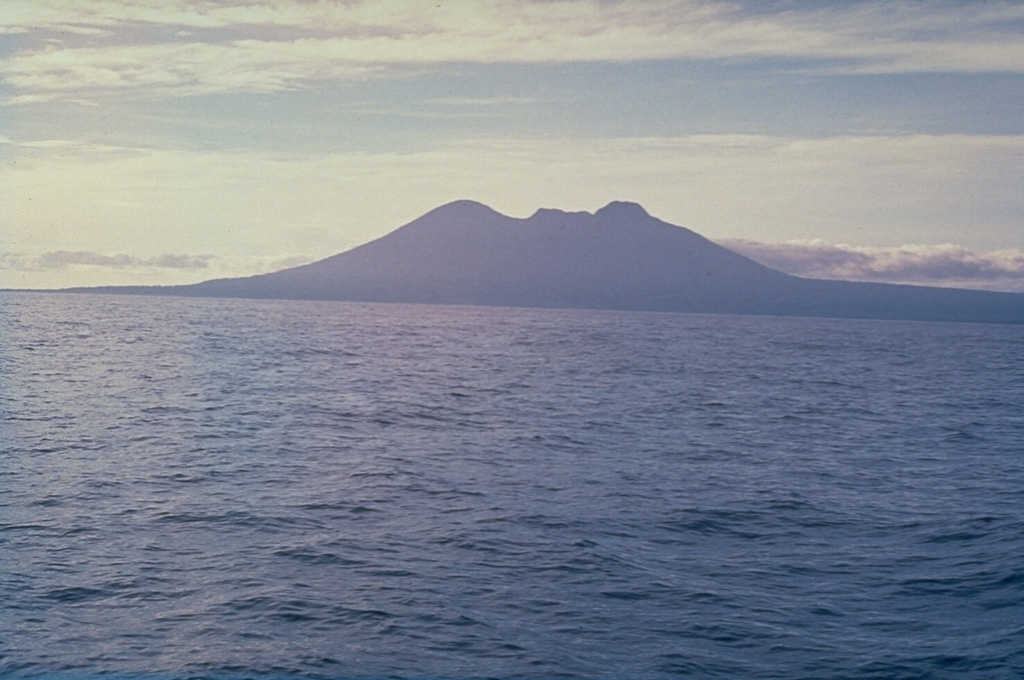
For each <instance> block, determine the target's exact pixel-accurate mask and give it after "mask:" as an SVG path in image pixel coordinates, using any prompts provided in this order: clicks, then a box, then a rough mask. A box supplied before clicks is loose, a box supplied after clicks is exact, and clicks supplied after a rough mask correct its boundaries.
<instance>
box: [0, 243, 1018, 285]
mask: <svg viewBox="0 0 1024 680" xmlns="http://www.w3.org/2000/svg"><path fill="white" fill-rule="evenodd" d="M716 242H717V243H718V244H719V245H722V246H725V247H726V248H729V249H730V250H734V251H736V252H737V253H740V254H741V255H745V256H746V257H749V258H750V259H752V260H754V261H756V262H759V263H761V264H763V265H765V266H768V267H771V268H773V269H778V270H779V271H783V272H785V273H787V274H793V275H794V276H802V277H805V278H814V279H837V280H843V281H875V282H880V283H903V284H914V285H921V286H938V287H944V288H973V289H978V290H992V291H1005V292H1017V293H1024V250H1020V249H1008V250H998V251H993V252H988V253H978V252H974V251H972V250H970V249H968V248H965V247H963V246H958V245H954V244H941V245H924V244H908V245H901V246H892V247H860V246H851V245H847V244H831V243H826V242H824V241H821V240H812V241H789V242H785V243H763V242H760V241H751V240H749V239H718V240H717V241H716ZM315 259H316V258H314V257H311V256H308V255H288V256H284V257H261V258H260V257H248V258H238V257H236V258H225V257H217V256H214V255H188V254H184V253H171V254H164V255H158V256H153V257H139V256H133V255H128V254H125V253H97V252H91V251H74V252H72V251H54V252H49V253H43V254H41V255H35V256H29V255H25V254H19V253H0V271H2V270H7V271H9V272H27V273H34V272H53V271H59V270H68V269H74V270H78V272H79V273H80V272H81V271H82V270H83V269H91V270H93V272H92V274H93V275H94V276H96V277H98V278H99V279H102V277H103V270H115V271H122V270H130V271H132V272H134V273H136V274H138V275H141V276H148V277H150V278H153V277H155V278H158V279H159V278H160V277H161V276H162V274H161V272H160V271H159V270H188V271H189V272H190V273H191V276H189V278H188V282H189V283H193V282H198V281H202V280H207V279H210V278H218V277H232V276H248V275H252V274H262V273H267V272H272V271H278V270H281V269H286V268H289V267H296V266H299V265H303V264H308V263H309V262H312V261H314V260H315ZM175 282H177V280H176V281H175ZM152 283H162V281H159V282H157V281H152ZM68 285H72V284H68ZM74 285H78V284H74ZM82 285H103V284H102V283H89V284H82Z"/></svg>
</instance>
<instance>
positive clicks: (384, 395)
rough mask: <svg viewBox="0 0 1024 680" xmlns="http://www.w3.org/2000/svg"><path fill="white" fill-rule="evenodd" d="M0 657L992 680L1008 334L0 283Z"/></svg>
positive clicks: (1013, 437)
mask: <svg viewBox="0 0 1024 680" xmlns="http://www.w3.org/2000/svg"><path fill="white" fill-rule="evenodd" d="M0 347H2V353H0V381H2V382H0V397H2V402H0V677H4V678H34V677H64V678H80V677H82V678H98V677H104V678H108V677H109V678H149V679H160V680H169V679H172V678H216V679H219V678H232V679H234V678H254V677H266V678H384V677H396V678H485V677H486V678H491V677H493V678H668V677H694V678H808V679H810V678H1020V677H1024V328H1020V327H1012V326H985V325H968V324H963V325H946V324H934V323H933V324H928V323H895V322H878V321H849V320H843V321H838V320H821V319H789V318H760V317H726V316H702V315H676V314H632V313H613V312H596V311H563V310H523V309H496V308H469V307H463V308H458V307H447V308H446V307H428V306H401V305H368V304H346V303H323V302H278V301H244V300H200V299H175V298H147V297H106V296H92V295H42V294H20V293H19V294H14V293H7V294H3V295H2V296H0Z"/></svg>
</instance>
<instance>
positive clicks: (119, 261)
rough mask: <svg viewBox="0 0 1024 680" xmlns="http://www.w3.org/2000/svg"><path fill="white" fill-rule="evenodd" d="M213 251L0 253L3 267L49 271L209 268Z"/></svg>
mask: <svg viewBox="0 0 1024 680" xmlns="http://www.w3.org/2000/svg"><path fill="white" fill-rule="evenodd" d="M211 259H213V255H186V254H183V253H169V254H165V255H157V256H154V257H138V256H134V255H126V254H124V253H116V254H107V253H95V252H90V251H86V250H75V251H68V250H55V251H51V252H48V253H43V254H42V255H36V256H28V255H23V254H19V253H2V254H0V269H17V270H24V271H49V270H53V269H64V268H66V267H71V266H76V265H78V266H88V267H107V268H110V269H148V268H157V269H207V268H208V267H209V265H210V260H211Z"/></svg>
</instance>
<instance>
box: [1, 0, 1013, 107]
mask: <svg viewBox="0 0 1024 680" xmlns="http://www.w3.org/2000/svg"><path fill="white" fill-rule="evenodd" d="M1021 20H1024V7H1022V6H1021V5H1019V4H1012V3H1009V4H1001V3H993V4H992V5H990V6H987V7H983V8H979V7H976V6H974V5H970V4H964V5H961V6H948V5H947V6H942V7H936V6H934V5H931V4H927V5H926V4H924V3H911V2H897V3H893V2H885V3H881V2H879V3H871V4H862V5H855V6H853V7H850V8H845V7H843V6H842V5H831V6H829V7H828V8H827V9H818V10H810V11H807V10H805V11H797V10H793V9H791V10H789V11H782V12H775V13H768V12H761V13H757V12H752V11H746V10H744V8H743V6H742V5H739V4H734V3H721V2H698V1H696V0H667V1H665V2H648V1H645V0H618V1H614V2H609V1H600V0H565V1H563V2H530V1H526V0H492V1H490V2H484V1H481V0H449V1H447V2H445V3H441V4H435V3H424V2H418V1H414V0H402V1H396V2H388V3H381V2H373V1H370V0H366V1H363V2H344V3H342V2H312V3H310V2H299V1H298V0H281V1H280V2H274V3H268V2H265V3H249V4H245V5H225V4H220V3H209V2H199V1H198V0H179V1H172V0H166V1H164V2H155V1H154V2H145V1H142V0H136V1H133V2H127V1H125V2H115V1H112V0H110V1H100V2H89V3H65V2H56V1H55V0H49V1H48V2H47V1H40V0H6V1H5V3H3V4H2V5H0V25H3V26H6V30H7V31H9V32H25V33H40V34H43V35H46V34H48V33H53V32H75V33H83V32H88V31H101V34H98V35H95V36H92V38H91V39H85V43H86V44H84V45H82V44H79V43H81V42H82V41H81V40H79V41H71V42H72V43H74V44H56V45H55V44H49V45H44V46H40V47H38V48H36V49H28V50H24V51H21V52H18V53H15V54H14V55H12V56H10V57H7V58H6V59H3V60H2V61H0V73H2V75H3V76H4V79H5V81H6V82H7V83H8V84H9V85H11V86H13V87H14V88H15V89H16V91H17V94H18V95H20V96H22V97H25V96H31V95H45V94H47V93H56V92H59V93H66V92H82V91H87V90H100V91H102V90H118V89H123V88H144V89H146V90H150V91H154V92H157V93H163V94H165V95H166V96H181V95H188V94H199V93H208V92H227V91H231V92H242V91H244V92H271V91H278V90H284V89H291V88H296V87H301V86H304V85H306V84H309V83H310V82H312V81H316V80H320V79H334V80H351V79H359V78H366V77H369V76H372V75H376V74H381V73H384V72H386V71H387V70H388V69H390V68H393V67H410V66H417V67H422V66H431V65H440V64H446V63H455V62H472V63H496V62H505V63H508V62H534V63H557V62H568V61H634V60H643V59H736V58H740V59H763V58H794V57H795V58H808V59H824V60H837V59H838V60H842V61H843V62H844V64H843V65H842V66H841V68H843V69H845V70H854V71H869V72H919V71H953V72H975V71H1006V72H1015V73H1022V72H1024V42H1022V41H1021V40H1020V36H1019V32H1018V31H1016V30H1014V29H1013V28H1012V25H1013V24H1012V23H1011V22H1014V21H1018V22H1019V21H1021ZM1008 24H1009V27H1007V25H1008ZM146 26H149V27H153V26H156V27H167V28H171V29H175V28H176V29H178V30H177V31H175V32H173V33H168V35H167V36H166V37H165V38H157V37H153V35H152V33H153V32H152V31H150V32H149V33H146V32H145V31H140V30H138V29H139V27H146ZM186 29H188V30H186ZM195 31H200V33H196V32H195ZM161 35H162V34H161ZM133 37H134V39H133ZM832 67H833V68H837V67H836V66H835V65H834V64H833V65H832ZM20 101H24V102H29V101H32V99H31V98H29V99H21V100H20Z"/></svg>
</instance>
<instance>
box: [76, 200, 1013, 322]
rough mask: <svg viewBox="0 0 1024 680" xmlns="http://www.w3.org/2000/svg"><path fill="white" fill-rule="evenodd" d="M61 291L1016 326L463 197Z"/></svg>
mask: <svg viewBox="0 0 1024 680" xmlns="http://www.w3.org/2000/svg"><path fill="white" fill-rule="evenodd" d="M65 290H66V292H106V293H122V294H147V295H184V296H203V297H242V298H273V299H316V300H347V301H364V302H404V303H424V304H471V305H490V306H516V307H561V308H590V309H620V310H636V311H663V312H705V313H726V314H765V315H789V316H826V317H828V316H833V317H855V318H882V319H908V320H927V321H975V322H994V323H1024V294H1021V293H995V292H990V291H971V290H964V289H945V288H930V287H926V286H905V285H898V284H883V283H865V282H850V281H826V280H819V279H804V278H799V277H796V276H792V275H789V274H785V273H783V272H780V271H778V270H775V269H771V268H769V267H766V266H764V265H762V264H759V263H757V262H755V261H753V260H751V259H750V258H747V257H745V256H743V255H740V254H739V253H736V252H735V251H732V250H729V249H728V248H725V247H724V246H720V245H718V244H716V243H714V242H712V241H710V240H708V239H707V238H705V237H704V236H701V235H700V234H698V233H696V232H694V231H692V230H690V229H687V228H685V227H681V226H677V225H673V224H670V223H668V222H664V221H662V220H660V219H658V218H656V217H653V216H651V215H650V214H649V213H648V212H647V211H646V210H645V209H644V208H643V207H642V206H641V205H640V204H638V203H633V202H629V201H612V202H611V203H608V204H607V205H605V206H604V207H602V208H600V209H599V210H597V211H595V212H593V213H590V212H585V211H577V212H567V211H563V210H558V209H554V208H540V209H538V210H537V211H535V212H534V213H533V214H532V215H531V216H530V217H527V218H515V217H509V216H506V215H503V214H501V213H499V212H497V211H495V210H494V209H492V208H490V207H489V206H487V205H485V204H483V203H479V202H477V201H472V200H458V201H453V202H451V203H447V204H444V205H441V206H438V207H437V208H434V209H433V210H431V211H429V212H427V213H425V214H424V215H422V216H421V217H419V218H417V219H415V220H413V221H412V222H409V223H408V224H405V225H403V226H401V227H399V228H397V229H395V230H394V231H392V232H390V233H388V234H386V235H384V236H382V237H380V238H378V239H375V240H373V241H370V242H368V243H364V244H362V245H360V246H357V247H355V248H352V249H351V250H348V251H344V252H342V253H338V254H336V255H332V256H330V257H327V258H324V259H322V260H318V261H316V262H312V263H309V264H305V265H300V266H298V267H292V268H289V269H284V270H281V271H277V272H271V273H267V274H258V275H254V276H248V277H240V278H223V279H212V280H209V281H204V282H201V283H196V284H189V285H180V286H115V287H109V286H108V287H99V288H74V289H65Z"/></svg>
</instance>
